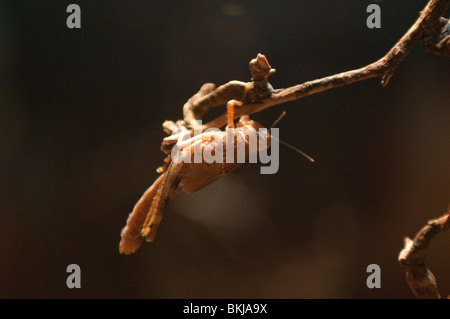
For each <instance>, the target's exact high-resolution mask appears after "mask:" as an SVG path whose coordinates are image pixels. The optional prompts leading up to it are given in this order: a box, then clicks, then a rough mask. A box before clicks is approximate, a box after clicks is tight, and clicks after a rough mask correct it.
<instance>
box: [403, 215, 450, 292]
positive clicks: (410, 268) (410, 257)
mask: <svg viewBox="0 0 450 319" xmlns="http://www.w3.org/2000/svg"><path fill="white" fill-rule="evenodd" d="M449 225H450V206H449V208H448V211H447V213H446V214H444V215H442V216H441V217H439V218H436V219H432V220H430V221H428V223H427V224H426V225H425V226H424V227H422V229H421V230H420V231H419V232H418V233H417V234H416V236H415V237H414V240H411V239H410V238H409V237H405V239H404V245H405V246H404V248H403V250H402V251H401V252H400V254H399V256H398V261H399V262H400V263H401V264H403V265H406V281H407V283H408V285H409V287H410V288H411V290H412V292H413V293H414V295H415V296H416V297H417V298H421V299H439V298H441V296H440V294H439V290H438V287H437V283H436V279H435V277H434V275H433V273H432V272H431V271H430V269H428V267H427V266H425V256H426V253H427V248H428V247H429V245H430V243H431V240H432V239H433V238H434V237H435V236H436V235H437V234H439V233H440V232H441V231H445V230H447V229H448V226H449Z"/></svg>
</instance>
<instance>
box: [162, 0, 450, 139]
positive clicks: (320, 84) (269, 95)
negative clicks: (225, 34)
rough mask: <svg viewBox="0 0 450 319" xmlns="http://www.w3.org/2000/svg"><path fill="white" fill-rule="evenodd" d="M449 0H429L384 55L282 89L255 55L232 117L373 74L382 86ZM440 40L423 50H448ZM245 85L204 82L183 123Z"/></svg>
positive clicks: (221, 120)
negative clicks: (249, 83) (271, 80)
mask: <svg viewBox="0 0 450 319" xmlns="http://www.w3.org/2000/svg"><path fill="white" fill-rule="evenodd" d="M449 2H450V0H431V1H429V2H428V4H427V5H426V7H425V8H424V9H423V10H422V11H421V12H420V15H419V18H418V19H417V20H416V22H415V23H414V24H413V25H412V26H411V27H410V29H409V30H408V31H407V32H406V33H405V35H403V37H402V38H401V39H400V40H399V41H398V42H397V43H396V44H395V45H394V46H393V47H392V48H391V50H389V52H388V53H387V54H386V55H385V56H384V57H382V58H381V59H379V60H378V61H376V62H373V63H371V64H369V65H367V66H364V67H362V68H359V69H355V70H350V71H347V72H343V73H339V74H335V75H332V76H328V77H324V78H321V79H317V80H313V81H308V82H305V83H303V84H299V85H295V86H292V87H289V88H285V89H277V90H274V89H273V88H272V86H271V85H270V84H269V83H268V82H267V78H268V76H269V75H271V74H272V73H273V72H275V70H273V69H272V68H271V67H270V65H269V63H268V62H267V59H266V58H265V57H264V56H263V55H261V54H258V56H257V57H256V59H253V60H252V61H251V62H250V70H251V73H252V81H253V83H252V88H251V90H250V91H249V92H248V95H247V99H246V101H243V102H245V104H244V105H243V106H242V107H240V108H236V110H235V118H238V117H240V116H242V115H248V114H252V113H256V112H259V111H262V110H264V109H266V108H269V107H271V106H274V105H277V104H281V103H285V102H289V101H293V100H297V99H300V98H302V97H305V96H309V95H312V94H315V93H319V92H323V91H326V90H329V89H332V88H337V87H340V86H344V85H348V84H352V83H355V82H358V81H362V80H367V79H371V78H375V77H380V78H381V85H382V86H383V87H384V86H386V85H387V84H388V83H389V80H390V79H391V77H392V76H393V74H394V72H395V70H396V69H397V67H398V66H399V64H400V63H401V62H402V61H403V59H404V58H405V57H406V56H407V55H408V53H409V52H410V51H411V49H412V48H413V46H414V45H415V44H416V43H417V42H418V41H421V40H422V39H423V38H424V34H427V35H428V34H429V33H428V32H429V30H431V29H433V27H434V28H435V27H436V24H437V23H439V21H440V20H439V19H440V17H441V16H442V15H443V14H444V13H445V10H446V8H447V6H448V4H449ZM444 20H446V19H444ZM444 40H445V41H444ZM425 42H426V41H425ZM441 42H442V43H441V44H440V45H439V46H437V45H436V47H435V48H432V45H431V44H430V43H428V46H426V50H427V51H429V52H432V53H436V54H441V53H444V52H446V50H450V48H449V46H448V45H447V44H449V43H450V38H445V39H443V40H442V41H441ZM433 45H434V44H433ZM446 45H447V46H446ZM437 47H438V48H437ZM245 87H246V83H244V82H240V81H230V82H228V83H227V84H224V85H222V86H219V87H217V88H216V89H215V86H214V84H211V83H207V84H204V85H203V86H202V88H201V89H200V91H199V92H198V93H197V94H196V95H194V96H193V97H192V98H191V99H189V101H188V102H187V103H186V104H185V105H184V107H183V115H184V122H185V124H186V125H187V126H188V127H189V128H194V127H197V126H198V125H199V123H198V122H197V121H198V120H201V119H202V116H203V115H204V114H205V112H206V111H207V110H208V109H209V108H211V107H216V106H220V105H224V104H226V103H227V102H228V101H229V100H232V99H236V100H240V99H241V98H242V97H243V93H244V90H245ZM226 122H227V115H226V113H224V114H223V115H221V116H219V117H217V118H216V119H214V120H212V121H211V122H209V123H206V124H204V125H203V126H202V129H203V130H205V129H207V128H210V127H222V126H224V125H225V124H226ZM168 140H170V139H168ZM168 140H166V142H168ZM169 144H171V142H169ZM166 146H167V145H166Z"/></svg>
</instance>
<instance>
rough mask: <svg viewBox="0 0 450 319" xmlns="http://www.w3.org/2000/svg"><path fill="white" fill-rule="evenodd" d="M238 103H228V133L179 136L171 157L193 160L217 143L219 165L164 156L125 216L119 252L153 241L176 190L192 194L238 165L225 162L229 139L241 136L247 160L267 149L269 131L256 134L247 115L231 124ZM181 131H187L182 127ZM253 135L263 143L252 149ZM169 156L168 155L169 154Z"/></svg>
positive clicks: (131, 249) (233, 149) (253, 122)
mask: <svg viewBox="0 0 450 319" xmlns="http://www.w3.org/2000/svg"><path fill="white" fill-rule="evenodd" d="M248 89H249V86H247V89H246V92H247V91H248ZM246 92H245V94H246ZM244 97H245V95H244ZM242 104H243V102H240V101H237V100H231V101H229V102H228V104H227V114H228V123H227V127H228V129H229V130H227V132H225V131H220V130H219V131H213V132H208V133H202V134H199V135H196V136H194V137H192V138H190V139H187V140H183V139H182V135H181V136H180V138H179V139H178V142H177V144H176V146H177V148H178V152H175V156H177V157H178V156H181V154H183V156H184V157H191V159H193V157H194V155H195V150H196V149H200V150H201V152H204V151H205V150H207V149H210V148H211V146H212V145H214V144H216V145H217V141H223V150H224V151H223V152H222V153H223V161H222V163H220V162H212V163H207V162H205V161H201V162H198V163H196V162H194V161H190V163H187V162H185V161H175V158H173V157H172V155H168V156H167V158H166V159H165V165H164V166H163V167H161V168H159V169H158V170H157V171H158V172H159V173H161V175H160V176H159V177H158V178H157V179H156V181H155V182H154V183H153V184H152V185H151V186H150V188H148V189H147V191H146V192H145V193H144V194H143V195H142V197H141V198H140V199H139V201H138V202H137V203H136V205H135V207H134V209H133V211H132V212H131V213H130V215H129V216H128V220H127V223H126V226H125V227H124V228H123V230H122V233H121V241H120V244H119V251H120V253H122V254H126V255H129V254H132V253H134V252H135V251H136V250H137V249H138V248H139V246H140V245H141V242H142V241H143V240H145V241H147V242H151V241H153V240H154V239H155V236H156V232H157V230H158V227H159V224H160V222H161V219H162V216H163V209H164V207H165V206H166V205H167V203H168V201H169V200H170V198H172V197H173V196H174V195H175V194H176V193H177V192H178V191H179V190H182V191H184V192H185V193H187V194H191V193H194V192H196V191H198V190H200V189H202V188H204V187H205V186H207V185H209V184H210V183H212V182H213V181H215V180H217V179H218V178H219V177H221V176H223V175H225V174H227V173H230V172H231V171H232V170H234V169H236V168H237V167H238V166H240V165H241V164H242V163H240V162H239V161H237V160H233V161H231V162H230V161H227V160H226V157H227V154H228V153H229V151H230V149H228V148H227V147H226V145H227V144H231V143H230V142H231V141H230V137H232V138H235V137H236V134H237V135H239V134H240V135H241V136H243V137H244V140H243V141H244V144H245V145H244V146H245V158H248V156H249V155H250V154H251V152H258V151H260V150H262V149H265V148H268V147H269V146H270V133H269V130H263V133H260V132H259V129H260V128H263V126H262V125H261V124H259V123H258V122H256V121H253V120H250V118H249V117H248V116H242V117H241V118H240V119H239V121H238V122H237V123H236V126H235V125H234V120H233V119H234V117H233V116H234V108H235V106H241V105H242ZM274 124H275V123H274ZM184 130H185V131H187V130H186V129H185V128H184ZM230 132H232V133H233V134H232V135H229V133H230ZM256 133H257V134H258V136H259V137H260V141H261V138H262V140H263V142H262V143H259V144H258V146H257V147H256V149H255V148H253V149H252V148H251V147H250V145H249V139H248V137H249V136H251V135H252V134H256ZM233 145H234V146H233V148H232V149H231V151H233V154H237V152H236V151H237V147H238V143H233ZM174 147H175V146H174ZM213 152H214V151H213ZM173 153H174V152H171V154H173ZM233 156H234V155H233ZM234 159H236V158H234Z"/></svg>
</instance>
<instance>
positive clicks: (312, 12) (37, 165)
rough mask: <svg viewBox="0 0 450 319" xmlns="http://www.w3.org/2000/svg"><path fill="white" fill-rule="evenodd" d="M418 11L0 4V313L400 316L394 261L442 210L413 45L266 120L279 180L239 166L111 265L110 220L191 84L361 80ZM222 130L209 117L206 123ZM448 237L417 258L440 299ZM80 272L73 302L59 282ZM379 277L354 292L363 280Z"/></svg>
mask: <svg viewBox="0 0 450 319" xmlns="http://www.w3.org/2000/svg"><path fill="white" fill-rule="evenodd" d="M426 2H427V1H423V0H421V1H418V0H417V1H408V2H407V3H405V1H400V0H396V1H384V2H379V4H380V6H381V21H382V22H381V23H382V24H381V29H368V28H367V26H366V18H367V16H368V13H366V8H367V5H368V4H370V3H371V2H370V1H360V0H358V1H317V0H314V1H312V0H310V1H123V0H122V1H76V2H75V3H77V4H78V5H80V7H81V24H82V28H81V29H68V28H67V27H66V18H67V17H68V15H69V14H68V13H66V8H67V5H68V4H70V3H71V2H68V1H39V2H38V1H20V2H19V1H14V2H13V1H2V2H1V5H0V15H1V16H0V43H1V51H0V52H1V55H0V72H1V76H0V79H1V85H0V103H1V104H0V121H1V122H0V143H1V148H0V181H1V184H0V185H1V192H0V243H1V244H0V256H1V262H0V297H2V298H413V295H412V293H411V292H410V290H409V288H408V287H407V284H406V282H405V280H404V268H403V267H402V266H401V265H400V264H399V263H398V262H397V257H398V253H399V252H400V250H401V249H402V246H403V237H404V236H413V235H414V234H415V233H416V232H417V231H418V230H419V229H420V228H421V227H422V226H423V225H424V224H425V223H426V221H427V220H428V219H430V218H434V217H438V216H440V215H441V214H443V213H444V212H445V210H446V208H447V205H448V204H449V202H450V196H449V195H450V178H449V177H450V161H449V160H450V138H449V137H450V125H449V123H450V108H449V106H450V105H449V97H450V93H449V92H450V91H449V84H450V77H449V71H450V68H449V66H450V63H449V59H448V58H443V57H438V56H434V55H431V54H427V53H425V52H424V51H423V50H422V48H421V47H420V45H416V46H415V47H414V49H413V51H412V52H411V53H410V54H409V56H408V57H407V58H406V60H405V61H404V62H403V63H402V64H401V65H400V66H399V68H398V70H397V71H396V73H395V75H394V77H393V78H392V79H391V81H390V84H389V85H388V86H387V87H386V88H382V87H381V86H380V84H379V79H372V80H367V81H364V82H360V83H356V84H353V85H350V86H347V87H342V88H337V89H333V90H329V91H326V92H324V93H320V94H317V95H313V96H310V97H307V98H303V99H300V100H297V101H294V102H290V103H286V104H283V105H278V106H276V107H272V108H270V109H268V110H265V111H263V112H260V113H258V114H255V115H254V116H253V118H254V119H256V120H258V121H259V122H261V123H263V124H265V125H267V126H269V125H270V124H271V123H272V122H273V120H274V119H275V118H277V117H278V115H279V114H280V112H281V111H282V110H286V111H287V116H286V117H285V118H284V119H283V120H282V121H281V122H280V123H279V125H278V127H279V128H280V137H281V138H282V139H283V140H285V141H286V142H288V143H290V144H292V145H294V146H296V147H298V148H300V149H302V150H303V151H305V152H306V153H308V154H310V155H311V156H312V157H314V158H315V159H316V163H314V164H311V163H309V162H308V161H306V160H305V159H304V158H302V157H301V156H299V155H298V154H296V153H294V152H292V151H290V150H289V149H287V148H285V147H281V149H280V169H279V171H278V173H277V174H274V175H261V174H259V165H256V164H251V165H250V164H249V165H245V166H242V167H241V168H240V169H238V170H237V171H235V172H233V173H232V174H230V175H227V176H225V177H223V178H221V179H219V180H218V181H216V182H215V183H213V184H211V185H210V186H208V187H206V188H204V189H203V190H201V191H199V192H198V193H195V194H193V195H186V194H184V193H179V194H178V195H177V196H175V197H174V198H173V199H172V200H171V201H170V203H169V205H168V207H167V208H166V210H165V215H164V218H163V221H162V223H161V227H160V229H159V232H158V236H157V238H156V241H155V242H154V243H151V244H148V243H146V244H144V245H143V246H142V247H141V248H140V249H139V251H138V252H137V253H136V254H135V255H132V256H123V255H120V254H119V253H118V244H119V240H120V231H121V229H122V227H123V226H124V225H125V221H126V218H127V216H128V213H129V212H130V211H131V209H132V208H133V206H134V204H135V202H136V201H137V200H138V199H139V197H140V196H141V194H142V193H143V192H144V190H145V189H146V188H147V187H148V186H150V185H151V183H152V182H153V181H154V180H155V178H156V177H157V173H156V172H155V169H156V168H157V167H158V166H159V165H161V164H162V161H163V158H164V155H163V153H161V152H160V149H159V148H160V142H161V140H162V138H163V137H164V136H165V134H164V132H163V130H162V127H161V124H162V123H163V121H165V120H168V119H170V120H177V119H180V118H181V117H182V110H181V108H182V106H183V104H184V103H185V101H187V99H188V98H189V97H191V96H192V95H193V94H195V93H196V92H197V91H198V89H199V88H200V86H201V85H202V84H203V83H205V82H213V83H216V84H217V85H221V84H223V83H226V82H228V81H230V80H241V81H248V80H249V79H250V75H249V71H248V62H249V61H250V59H252V58H254V57H255V56H256V54H257V53H262V54H265V55H266V56H267V58H268V60H269V63H270V64H271V66H272V67H273V68H275V69H277V72H276V73H275V74H274V75H273V76H272V77H271V78H270V82H271V84H272V85H273V86H274V87H276V88H282V87H288V86H291V85H295V84H299V83H302V82H304V81H308V80H313V79H316V78H320V77H324V76H328V75H332V74H335V73H339V72H343V71H346V70H350V69H355V68H359V67H362V66H364V65H367V64H369V63H371V62H373V61H375V60H377V59H378V58H380V57H382V56H383V55H384V54H385V53H386V52H387V51H388V50H389V49H390V48H391V47H392V45H393V44H394V43H395V42H396V41H397V40H398V39H399V38H400V37H401V36H402V35H403V34H404V33H405V32H406V31H407V30H408V28H409V27H410V26H411V25H412V24H413V22H414V21H415V20H416V18H417V17H418V13H419V11H420V10H422V9H423V7H424V6H425V4H426ZM224 111H225V107H224V108H223V109H220V110H218V111H217V113H215V114H212V115H211V114H210V115H209V116H211V117H212V116H214V115H216V114H219V113H222V112H224ZM449 247H450V238H449V236H448V234H443V235H441V236H439V237H437V238H436V239H435V240H434V241H433V244H432V246H431V250H430V254H429V256H428V257H427V261H428V264H429V266H430V268H431V269H432V270H433V272H434V273H435V275H436V277H437V281H438V284H439V287H440V288H441V293H442V294H443V295H446V294H448V293H450V273H449V272H448V266H449V264H450V257H449V255H450V254H449V252H450V251H449ZM72 263H75V264H78V265H79V266H80V267H81V289H69V288H67V286H66V278H67V276H68V275H69V274H68V273H66V267H67V266H68V265H69V264H72ZM369 264H378V265H379V266H380V267H381V288H380V289H369V288H367V286H366V278H367V276H368V275H369V274H368V273H367V272H366V268H367V266H368V265H369Z"/></svg>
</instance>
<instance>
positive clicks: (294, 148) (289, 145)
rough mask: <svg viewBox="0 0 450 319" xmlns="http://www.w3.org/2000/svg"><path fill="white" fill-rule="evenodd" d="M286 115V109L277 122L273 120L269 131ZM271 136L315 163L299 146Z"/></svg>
mask: <svg viewBox="0 0 450 319" xmlns="http://www.w3.org/2000/svg"><path fill="white" fill-rule="evenodd" d="M285 115H286V111H283V112H282V113H281V115H280V116H279V117H278V118H277V119H276V120H275V122H273V124H272V126H271V127H270V128H269V129H268V130H267V131H268V132H269V131H270V130H271V129H272V128H273V127H274V126H275V125H277V124H278V122H280V120H281V119H282V118H283V117H284V116H285ZM270 138H273V139H275V140H277V141H278V142H279V143H280V144H282V145H284V146H286V147H287V148H289V149H291V150H293V151H294V152H296V153H298V154H300V155H302V156H304V157H305V158H306V159H307V160H309V161H310V162H312V163H314V159H313V158H312V157H311V156H309V155H308V154H306V153H304V152H302V151H300V150H299V149H298V148H296V147H294V146H292V145H291V144H288V143H286V142H285V141H282V140H280V139H279V138H276V137H275V136H272V135H271V136H270Z"/></svg>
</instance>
